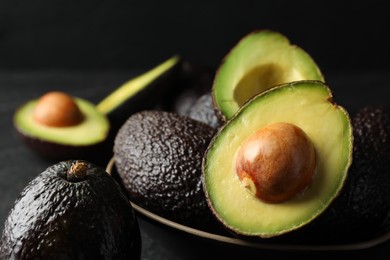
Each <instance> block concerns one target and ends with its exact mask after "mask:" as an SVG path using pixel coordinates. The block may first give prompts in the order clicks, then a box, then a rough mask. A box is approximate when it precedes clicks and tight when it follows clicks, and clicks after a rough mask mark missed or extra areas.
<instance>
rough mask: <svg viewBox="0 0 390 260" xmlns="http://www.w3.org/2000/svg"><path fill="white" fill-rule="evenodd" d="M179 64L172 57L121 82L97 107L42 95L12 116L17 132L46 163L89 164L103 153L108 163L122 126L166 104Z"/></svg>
mask: <svg viewBox="0 0 390 260" xmlns="http://www.w3.org/2000/svg"><path fill="white" fill-rule="evenodd" d="M179 64H180V58H179V57H177V56H173V57H172V58H170V59H168V60H166V61H164V62H163V63H161V64H159V65H158V66H156V67H155V68H153V69H151V70H149V71H147V72H145V73H143V74H141V75H139V76H138V77H136V78H134V79H131V80H129V81H127V82H125V83H124V84H123V85H121V86H119V87H118V88H117V89H115V90H114V91H113V92H112V93H110V94H109V95H108V96H107V97H106V98H105V99H103V100H102V101H101V102H100V103H99V104H97V105H95V104H92V103H91V102H89V101H87V100H85V99H82V98H79V97H72V96H70V95H68V94H66V93H63V92H57V91H52V92H49V93H45V94H44V95H43V96H42V97H41V98H39V99H34V100H32V101H28V102H26V103H25V104H23V105H22V106H20V107H19V108H18V109H17V110H16V111H15V114H14V126H15V129H16V130H17V133H18V134H19V136H20V137H21V140H22V141H23V142H24V143H25V144H27V146H28V147H30V148H31V149H32V150H34V151H36V152H38V153H39V154H40V155H42V156H43V157H45V158H48V159H52V160H66V159H73V158H78V159H88V160H91V159H93V157H95V156H100V155H102V156H103V155H104V154H105V153H107V154H108V155H107V156H106V157H107V158H109V156H111V154H110V147H111V145H112V144H111V142H112V141H113V140H112V139H113V136H114V135H115V133H116V132H117V130H118V129H119V127H120V125H122V124H123V122H124V121H125V120H126V119H127V117H128V116H130V115H131V114H132V113H134V112H136V111H140V110H142V109H145V108H151V107H153V106H155V105H156V102H157V101H156V99H161V100H163V99H164V98H165V95H166V94H167V93H169V91H170V90H171V88H172V87H173V86H174V84H173V82H174V81H175V80H176V79H177V73H178V68H179ZM156 93H159V94H158V95H156ZM37 105H39V106H37ZM37 118H38V120H37ZM59 118H60V119H59ZM58 121H60V122H58Z"/></svg>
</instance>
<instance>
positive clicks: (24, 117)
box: [14, 98, 110, 146]
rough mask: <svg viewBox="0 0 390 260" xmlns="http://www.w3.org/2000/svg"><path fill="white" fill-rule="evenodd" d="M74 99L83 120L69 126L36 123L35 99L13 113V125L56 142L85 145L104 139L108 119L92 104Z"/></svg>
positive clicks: (33, 136) (25, 132) (24, 132)
mask: <svg viewBox="0 0 390 260" xmlns="http://www.w3.org/2000/svg"><path fill="white" fill-rule="evenodd" d="M75 101H76V104H77V105H78V107H79V109H80V110H81V112H82V114H83V115H84V120H83V121H82V122H81V123H80V124H77V125H75V126H69V127H48V126H45V125H43V124H40V123H37V122H36V121H35V120H34V118H33V112H34V108H35V106H36V104H37V100H32V101H29V102H27V103H26V104H25V105H23V106H22V107H20V108H19V109H18V111H17V112H16V113H15V117H14V122H15V126H16V128H17V129H18V131H19V132H21V133H22V134H24V135H26V136H29V137H32V138H36V139H39V140H43V141H48V142H52V143H57V144H63V145H72V146H87V145H92V144H97V143H100V142H102V141H104V140H105V139H106V138H107V135H108V132H109V128H110V124H109V121H108V119H107V118H106V117H105V116H104V115H103V114H102V113H100V112H99V111H97V110H96V106H95V105H94V104H92V103H90V102H88V101H86V100H84V99H80V98H75Z"/></svg>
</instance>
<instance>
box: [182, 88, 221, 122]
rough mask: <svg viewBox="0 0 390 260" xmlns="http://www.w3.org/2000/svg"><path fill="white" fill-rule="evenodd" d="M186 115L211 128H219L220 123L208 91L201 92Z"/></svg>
mask: <svg viewBox="0 0 390 260" xmlns="http://www.w3.org/2000/svg"><path fill="white" fill-rule="evenodd" d="M188 116H189V117H190V118H192V119H195V120H198V121H200V122H203V123H206V124H208V125H210V126H211V127H213V128H219V127H220V126H221V124H222V122H220V120H219V118H218V116H217V113H216V112H215V109H214V105H213V100H212V97H211V93H210V92H209V93H206V94H203V95H202V96H200V97H199V98H198V99H197V100H196V101H195V103H194V104H193V105H192V106H191V108H190V109H189V111H188Z"/></svg>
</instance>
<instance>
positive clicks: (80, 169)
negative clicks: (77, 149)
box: [66, 161, 88, 182]
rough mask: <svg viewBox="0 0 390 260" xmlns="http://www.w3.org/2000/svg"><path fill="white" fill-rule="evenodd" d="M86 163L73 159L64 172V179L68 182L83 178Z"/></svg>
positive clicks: (85, 172) (85, 171) (86, 166)
mask: <svg viewBox="0 0 390 260" xmlns="http://www.w3.org/2000/svg"><path fill="white" fill-rule="evenodd" d="M87 169H88V165H87V164H86V163H85V162H83V161H75V162H73V164H72V166H71V167H70V168H69V170H68V172H67V173H66V179H67V180H68V181H70V182H78V181H83V180H85V177H86V175H87Z"/></svg>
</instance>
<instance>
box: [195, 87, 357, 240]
mask: <svg viewBox="0 0 390 260" xmlns="http://www.w3.org/2000/svg"><path fill="white" fill-rule="evenodd" d="M285 124H286V125H289V126H293V127H292V129H293V131H292V132H291V133H293V135H292V136H293V137H291V138H290V137H288V135H287V134H284V133H287V130H286V131H285V130H284V128H278V127H277V126H278V125H285ZM275 128H276V129H279V130H280V129H281V130H282V132H281V133H282V134H281V135H277V134H275V135H272V133H276V132H277V131H276V130H275V132H272V131H274V130H271V137H272V136H276V137H277V138H279V139H277V140H275V139H273V140H271V139H269V137H267V135H266V134H264V135H263V136H265V139H264V140H265V141H264V140H263V142H262V143H260V144H262V145H263V146H261V145H260V146H257V144H255V145H253V146H251V145H249V146H248V147H249V148H248V147H247V146H246V145H245V144H247V143H248V142H249V144H252V143H251V141H250V140H252V139H255V140H260V139H256V138H257V137H256V136H257V135H261V133H266V132H267V131H268V130H269V129H275ZM298 129H300V130H298ZM266 130H267V131H266ZM283 131H285V132H283ZM294 131H296V132H295V133H296V136H294ZM288 138H290V140H289V141H291V144H292V145H290V146H283V144H286V143H287V141H286V140H285V139H288ZM300 141H303V145H300V144H299V142H300ZM253 144H254V143H253ZM287 144H288V143H287ZM352 144H353V135H352V127H351V122H350V118H349V115H348V113H347V112H346V110H345V109H344V108H343V107H341V106H338V105H337V104H335V103H334V102H333V101H332V94H331V91H330V89H329V87H328V86H326V85H325V84H324V83H322V82H320V81H296V82H291V83H288V84H283V85H280V86H277V87H274V88H272V89H270V90H267V91H266V92H264V93H262V94H259V95H257V96H255V97H254V98H252V99H251V100H249V101H248V102H247V103H246V104H245V105H244V106H243V107H242V108H240V110H239V111H238V112H237V114H236V115H235V116H234V117H233V118H231V120H230V121H228V122H227V123H226V125H224V126H223V127H222V128H221V130H220V131H219V132H218V134H217V135H216V136H215V137H214V138H213V140H212V141H211V143H210V145H209V147H208V149H207V151H206V154H205V156H204V159H203V165H202V167H203V175H202V176H203V184H204V190H205V194H206V196H207V199H208V202H209V206H210V208H211V209H212V210H213V212H214V213H215V215H216V217H217V218H218V219H219V220H220V221H221V222H222V223H223V224H224V225H225V226H226V227H227V228H228V229H230V230H231V231H233V232H234V233H236V234H242V235H248V236H259V237H264V238H266V237H274V236H278V235H281V234H284V233H287V232H290V231H292V230H295V229H298V228H300V227H302V226H304V225H306V224H307V223H309V222H311V221H312V220H313V219H315V218H316V217H317V216H318V215H319V214H320V213H321V212H323V211H324V210H325V209H326V208H327V207H328V206H329V204H330V203H331V202H332V201H333V200H334V199H335V198H336V197H337V196H338V194H339V192H340V190H341V189H342V187H343V184H344V181H345V179H346V177H347V172H348V169H349V166H350V164H351V160H352V159H351V158H352V146H353V145H352ZM275 147H276V148H275ZM305 147H307V148H309V149H308V150H307V151H308V152H303V151H302V149H300V148H305ZM310 147H313V148H314V152H313V151H311V150H310ZM242 152H243V153H244V154H247V159H248V160H247V161H246V163H247V164H248V165H249V166H248V165H247V166H248V167H249V168H248V169H249V170H248V169H247V172H246V174H247V175H246V177H247V178H241V177H242V176H241V177H240V176H239V171H240V169H242V167H241V166H242V165H241V163H242V162H241V161H240V154H242ZM268 152H270V154H271V153H273V155H272V156H274V157H272V156H269V154H268ZM312 155H314V156H315V157H314V158H315V159H314V162H315V163H314V168H312V170H311V171H312V172H311V173H312V174H311V175H309V176H310V178H309V179H308V180H309V182H308V183H306V184H305V185H304V187H300V189H298V190H295V191H294V192H295V194H293V196H289V197H288V198H284V199H282V200H278V199H277V200H275V201H273V200H272V198H273V197H272V196H270V195H280V196H281V195H285V194H284V193H285V192H287V191H288V189H289V188H290V185H291V186H292V185H293V184H294V183H295V182H297V181H298V180H300V179H301V178H302V179H304V178H306V177H304V176H303V175H300V174H301V172H302V174H303V173H305V172H306V170H305V169H306V165H307V167H308V168H310V167H311V166H309V164H311V163H310V162H313V157H312ZM261 156H264V158H266V160H263V161H262V162H263V164H262V165H257V162H261V160H262V158H261ZM269 158H274V159H272V160H269ZM280 158H289V159H286V160H285V161H283V159H282V160H281V161H280V160H279V159H280ZM269 166H271V168H270V170H269V171H267V170H262V169H260V168H261V167H265V168H267V167H269ZM250 167H254V168H255V169H251V168H250ZM256 167H258V168H256ZM275 168H283V169H282V171H281V172H280V173H277V172H274V169H275ZM295 169H302V170H301V171H300V172H296V171H295ZM251 171H252V172H251ZM253 172H254V173H255V174H258V176H257V177H254V178H253V179H251V177H253V176H254V174H253ZM263 173H266V174H267V173H269V175H268V176H266V178H265V180H263V181H260V180H261V178H262V177H261V176H262V174H263ZM283 174H285V175H283ZM289 174H297V176H298V177H296V178H295V177H293V178H292V179H291V178H290V177H291V176H289ZM282 175H283V176H282ZM275 176H276V177H280V176H282V177H283V178H287V179H289V182H286V181H284V180H283V179H282V180H276V181H275V182H274V183H271V182H270V181H268V180H267V178H268V179H272V178H274V177H275ZM263 177H264V176H263ZM294 178H295V179H294ZM291 180H292V181H291ZM268 182H270V183H271V184H270V183H268ZM273 184H274V186H272V185H273ZM286 184H287V185H286ZM283 185H284V187H282V186H283ZM271 186H272V187H271ZM270 187H271V191H265V192H264V193H265V195H264V196H263V195H262V196H260V195H261V194H258V191H259V190H260V189H262V188H270ZM280 196H279V197H280ZM276 197H278V196H276Z"/></svg>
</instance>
